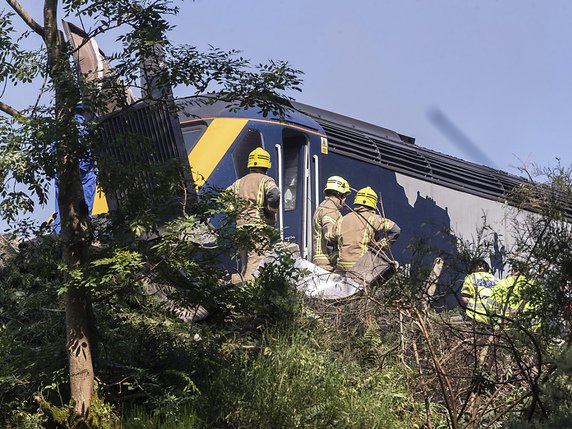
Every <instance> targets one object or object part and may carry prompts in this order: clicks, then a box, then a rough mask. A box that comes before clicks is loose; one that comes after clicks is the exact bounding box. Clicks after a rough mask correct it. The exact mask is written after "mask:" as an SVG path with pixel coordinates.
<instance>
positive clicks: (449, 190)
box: [94, 99, 523, 271]
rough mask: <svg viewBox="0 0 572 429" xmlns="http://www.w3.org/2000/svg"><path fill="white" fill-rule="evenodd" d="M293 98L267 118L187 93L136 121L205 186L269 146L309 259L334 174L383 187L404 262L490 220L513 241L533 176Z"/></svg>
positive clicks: (439, 249)
mask: <svg viewBox="0 0 572 429" xmlns="http://www.w3.org/2000/svg"><path fill="white" fill-rule="evenodd" d="M286 103H287V106H286V107H288V109H289V110H288V113H287V114H286V115H285V116H284V117H283V118H279V117H272V116H268V117H264V116H263V115H262V114H261V113H260V112H259V109H256V108H247V109H236V107H235V106H234V107H233V106H229V105H228V103H225V102H214V103H210V102H209V103H205V102H204V100H203V101H202V102H200V100H195V99H181V100H178V101H177V105H178V118H176V120H175V119H174V118H173V117H170V116H169V115H168V114H167V113H166V112H164V111H161V110H157V109H156V108H153V107H151V106H145V105H142V106H140V107H139V108H138V109H136V112H135V113H136V114H137V120H136V121H135V122H136V124H135V125H136V126H135V128H137V129H138V130H139V132H142V133H143V134H145V135H147V136H148V137H149V138H150V139H151V140H152V141H153V142H154V144H155V145H159V146H161V147H162V149H160V150H156V151H154V155H153V157H154V159H155V160H156V159H157V158H160V157H162V156H163V157H165V161H166V160H167V159H168V158H169V157H171V158H172V157H178V158H180V159H181V160H182V161H183V162H184V163H185V164H188V166H189V168H190V169H192V170H191V171H192V175H193V181H194V183H195V185H196V186H197V187H199V188H200V187H201V186H202V185H204V184H205V183H208V184H212V185H215V186H218V187H222V188H224V187H227V186H228V185H230V184H231V183H232V182H234V181H235V180H236V179H237V178H239V177H242V176H243V175H245V174H246V173H247V168H246V164H247V162H246V161H247V157H248V154H249V153H250V151H252V150H253V149H255V148H256V147H263V148H264V149H266V150H267V151H268V152H269V153H270V155H271V161H272V167H271V169H270V170H269V172H268V174H270V175H271V176H272V177H274V178H275V179H276V182H277V183H278V185H279V188H280V190H281V193H282V195H281V201H282V203H281V206H280V211H279V213H278V217H277V226H278V228H279V229H280V232H281V236H282V238H283V239H284V240H287V241H293V242H296V243H297V244H298V245H299V247H300V253H301V256H302V257H304V258H307V259H311V256H312V216H313V213H314V211H315V209H316V207H317V206H318V204H319V203H320V202H321V200H322V199H323V188H324V186H325V182H326V179H327V178H328V177H329V176H332V175H341V176H343V177H344V178H346V179H347V180H348V181H349V183H350V184H351V186H352V187H353V188H356V189H359V188H361V187H365V186H371V187H372V188H373V189H374V190H375V191H377V192H379V193H381V195H382V201H383V212H384V213H383V214H384V215H385V216H386V217H388V218H390V219H392V220H394V221H396V222H397V223H398V224H399V226H400V227H401V231H402V233H401V236H400V238H399V240H398V241H397V243H396V244H395V245H394V246H393V247H392V249H391V251H392V253H393V257H394V258H395V259H396V260H397V261H398V262H399V263H400V264H401V265H407V264H409V263H411V261H412V258H413V254H414V251H415V250H419V249H418V248H417V249H416V246H418V245H423V246H424V247H425V248H426V249H427V248H428V249H430V250H431V252H430V254H429V255H428V257H429V258H433V257H435V256H440V255H443V254H449V255H452V254H454V247H455V240H456V239H458V238H464V239H467V238H470V237H472V236H474V235H475V233H476V231H477V229H478V228H479V227H482V226H483V223H484V221H485V219H486V222H487V224H488V225H490V226H491V227H492V229H494V230H495V231H496V232H497V237H501V238H502V240H503V241H504V244H505V245H506V244H507V243H508V244H510V237H511V236H512V235H513V234H512V231H511V224H510V222H509V221H508V219H507V208H508V206H507V204H506V201H505V199H506V195H507V194H509V193H510V192H511V190H512V189H513V188H514V187H516V186H518V185H519V184H521V183H522V182H523V179H521V178H519V177H517V176H514V175H510V174H508V173H505V172H502V171H498V170H495V169H492V168H489V167H484V166H480V165H476V164H474V163H470V162H466V161H463V160H460V159H457V158H454V157H451V156H448V155H444V154H441V153H438V152H435V151H433V150H429V149H426V148H423V147H421V146H419V145H417V144H416V143H415V140H414V139H413V138H412V137H408V136H406V135H403V134H399V133H397V132H394V131H391V130H389V129H386V128H383V127H379V126H375V125H372V124H368V123H365V122H362V121H359V120H355V119H352V118H349V117H346V116H342V115H339V114H336V113H332V112H328V111H326V110H322V109H318V108H315V107H311V106H307V105H304V104H301V103H297V102H294V101H292V102H286ZM118 124H119V125H118ZM121 124H122V119H121V117H116V118H114V117H112V118H110V120H109V121H108V123H107V124H106V125H105V127H104V128H105V130H106V132H107V134H108V138H109V139H113V138H114V136H115V135H118V134H120V133H121V132H124V131H125V129H124V127H123V128H122V126H120V125H121ZM349 200H351V198H350V199H349ZM101 203H107V201H105V202H104V201H101V200H100V201H99V202H96V204H95V208H94V212H95V213H96V214H97V212H98V211H104V210H106V209H107V208H106V207H105V204H101ZM109 204H110V205H112V204H113V202H111V201H110V202H109ZM421 243H422V244H421ZM495 245H496V246H495V249H496V250H497V253H498V254H497V255H494V257H493V258H492V263H493V268H494V269H496V270H498V271H500V270H502V265H503V260H502V257H503V253H502V246H503V243H501V239H500V238H499V241H498V243H495ZM431 260H432V259H431Z"/></svg>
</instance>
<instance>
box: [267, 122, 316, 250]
mask: <svg viewBox="0 0 572 429" xmlns="http://www.w3.org/2000/svg"><path fill="white" fill-rule="evenodd" d="M275 149H276V155H277V159H278V164H279V166H278V169H277V170H278V186H279V187H280V190H281V193H282V195H281V196H282V199H281V201H282V204H281V205H280V213H279V216H278V224H279V228H280V232H281V236H282V238H283V239H284V240H286V241H295V242H297V243H298V244H299V246H300V253H301V255H302V257H304V258H308V257H310V253H311V247H312V206H311V202H310V147H309V140H308V137H307V136H306V135H305V134H304V133H302V132H299V131H294V130H291V129H288V128H285V129H284V130H283V131H282V144H276V146H275Z"/></svg>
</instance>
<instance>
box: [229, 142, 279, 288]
mask: <svg viewBox="0 0 572 429" xmlns="http://www.w3.org/2000/svg"><path fill="white" fill-rule="evenodd" d="M270 166H271V164H270V154H269V153H268V152H266V151H265V150H264V149H262V148H260V147H258V148H256V149H254V150H253V151H252V152H250V154H249V155H248V164H247V167H248V171H249V172H248V174H247V175H246V176H244V177H242V178H240V179H238V180H237V181H236V182H234V183H233V184H232V185H231V186H230V187H229V188H228V190H230V191H231V192H232V193H233V194H234V195H235V196H236V197H237V198H238V199H240V200H242V201H241V203H242V206H243V207H241V208H240V211H239V213H238V215H237V219H236V225H237V228H238V229H242V230H245V229H252V231H253V232H254V231H256V229H257V228H259V227H260V226H262V225H264V224H266V225H271V226H274V225H275V224H276V212H277V211H278V207H279V206H280V190H279V189H278V187H277V186H276V182H274V179H273V178H272V177H270V176H267V175H266V171H267V170H268V169H269V168H270ZM263 242H264V243H265V244H259V245H257V246H256V248H255V249H251V250H248V249H246V248H241V249H240V260H241V262H242V270H241V275H242V280H244V281H246V280H251V279H253V278H254V277H253V275H252V274H253V273H254V271H255V270H256V268H257V267H258V265H259V264H260V262H261V261H262V259H263V258H264V255H263V252H264V250H265V248H266V247H267V246H268V243H269V240H263Z"/></svg>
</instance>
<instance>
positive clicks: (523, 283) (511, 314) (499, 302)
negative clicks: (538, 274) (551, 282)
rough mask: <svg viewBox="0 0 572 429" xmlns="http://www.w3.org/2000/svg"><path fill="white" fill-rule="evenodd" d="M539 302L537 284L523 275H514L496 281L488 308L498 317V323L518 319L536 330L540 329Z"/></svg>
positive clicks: (539, 296) (539, 294)
mask: <svg viewBox="0 0 572 429" xmlns="http://www.w3.org/2000/svg"><path fill="white" fill-rule="evenodd" d="M540 300H541V291H540V288H539V286H538V284H537V283H536V282H535V281H534V280H532V279H530V278H528V277H526V276H524V275H516V276H508V277H507V278H504V279H502V280H499V281H498V283H497V284H496V286H495V288H494V290H493V292H492V294H491V296H490V298H489V299H488V306H489V308H490V309H491V310H493V311H494V312H495V314H497V315H498V316H499V317H498V321H499V322H502V321H506V320H514V319H517V318H518V319H519V320H521V321H522V322H524V324H525V325H526V326H527V327H528V328H532V329H537V328H539V327H540V317H539V316H540V315H539V314H538V310H539V307H540Z"/></svg>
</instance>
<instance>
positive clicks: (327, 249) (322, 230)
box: [312, 176, 350, 271]
mask: <svg viewBox="0 0 572 429" xmlns="http://www.w3.org/2000/svg"><path fill="white" fill-rule="evenodd" d="M349 193H350V185H349V183H348V182H347V180H345V179H344V178H343V177H340V176H332V177H329V178H328V180H327V181H326V187H325V188H324V195H325V196H326V198H325V199H324V201H322V203H321V204H320V205H319V206H318V208H317V209H316V212H315V213H314V220H313V224H314V226H313V236H314V256H313V258H312V262H313V263H314V264H316V265H317V266H318V267H321V268H324V269H326V270H328V271H334V268H335V267H336V261H337V258H338V244H337V243H336V242H335V240H334V234H335V228H336V222H337V221H338V219H339V218H341V217H342V214H341V213H340V209H341V208H342V207H343V205H344V203H345V201H346V197H347V196H348V195H349Z"/></svg>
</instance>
